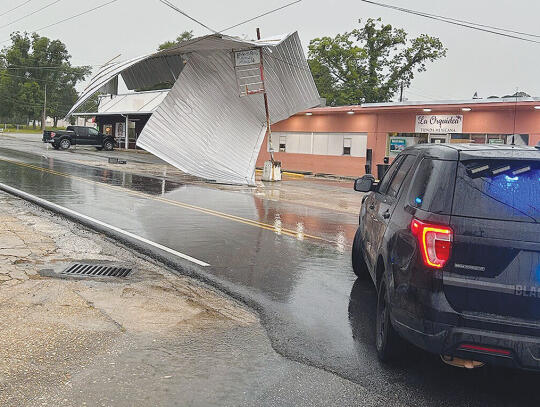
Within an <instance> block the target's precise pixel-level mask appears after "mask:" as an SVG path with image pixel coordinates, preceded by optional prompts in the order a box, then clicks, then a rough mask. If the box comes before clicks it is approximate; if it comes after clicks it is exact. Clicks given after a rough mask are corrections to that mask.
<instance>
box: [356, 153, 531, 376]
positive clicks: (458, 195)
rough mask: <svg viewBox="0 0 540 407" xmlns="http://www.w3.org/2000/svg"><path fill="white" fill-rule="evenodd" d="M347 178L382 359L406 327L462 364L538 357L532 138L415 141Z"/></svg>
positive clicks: (360, 267) (394, 349)
mask: <svg viewBox="0 0 540 407" xmlns="http://www.w3.org/2000/svg"><path fill="white" fill-rule="evenodd" d="M355 190H357V191H360V192H367V193H366V194H365V195H364V197H363V198H362V206H361V210H360V219H359V227H358V231H357V232H356V236H355V239H354V244H353V251H352V265H353V269H354V272H355V273H356V274H357V275H358V276H359V277H367V276H370V277H371V279H372V280H373V282H374V283H375V286H376V287H377V292H378V301H377V311H376V312H377V315H376V321H377V322H376V347H377V353H378V356H379V358H380V359H381V360H382V361H389V360H391V359H393V358H399V356H400V355H401V350H402V349H403V348H402V345H403V339H405V340H406V341H408V342H411V343H413V344H414V345H416V346H418V347H420V348H422V349H425V350H427V351H429V352H432V353H435V354H439V355H441V356H442V358H443V360H444V361H445V362H447V363H450V364H453V365H457V366H461V367H477V366H481V365H482V364H484V363H492V364H497V365H504V366H509V367H518V368H523V369H535V370H537V369H540V146H537V147H536V148H534V147H526V146H511V145H499V146H497V145H479V144H478V145H475V144H464V145H460V144H422V145H417V146H413V147H410V148H407V149H405V150H404V151H403V152H402V153H401V154H399V156H397V157H396V159H395V160H394V162H393V163H392V165H391V167H390V168H389V169H388V171H387V172H386V174H385V175H384V177H383V179H382V180H381V181H380V182H376V181H375V179H374V177H373V176H372V175H365V176H364V177H362V178H359V179H357V180H356V182H355Z"/></svg>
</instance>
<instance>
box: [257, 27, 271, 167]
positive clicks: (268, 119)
mask: <svg viewBox="0 0 540 407" xmlns="http://www.w3.org/2000/svg"><path fill="white" fill-rule="evenodd" d="M257 39H258V40H260V39H261V30H260V29H259V28H257ZM259 52H260V55H261V79H262V81H263V86H264V93H263V97H264V110H265V112H266V132H267V133H268V144H270V161H272V164H273V163H274V150H273V148H272V128H271V127H270V109H269V108H268V95H267V94H266V84H265V83H264V63H263V57H264V53H263V48H262V47H260V48H259Z"/></svg>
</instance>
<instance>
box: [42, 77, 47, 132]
mask: <svg viewBox="0 0 540 407" xmlns="http://www.w3.org/2000/svg"><path fill="white" fill-rule="evenodd" d="M46 121H47V83H45V98H44V100H43V118H42V119H41V130H43V131H45V124H46V123H45V122H46Z"/></svg>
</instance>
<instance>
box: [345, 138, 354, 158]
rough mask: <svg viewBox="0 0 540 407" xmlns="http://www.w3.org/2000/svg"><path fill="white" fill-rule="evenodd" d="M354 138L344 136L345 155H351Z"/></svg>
mask: <svg viewBox="0 0 540 407" xmlns="http://www.w3.org/2000/svg"><path fill="white" fill-rule="evenodd" d="M351 146H352V138H348V137H344V138H343V155H351Z"/></svg>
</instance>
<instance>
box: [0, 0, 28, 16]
mask: <svg viewBox="0 0 540 407" xmlns="http://www.w3.org/2000/svg"><path fill="white" fill-rule="evenodd" d="M31 1H32V0H26V1H25V2H24V3H23V4H19V5H18V6H17V7H13V8H12V9H9V10H8V11H4V12H3V13H2V14H0V17H2V16H5V15H6V14H8V13H11V12H12V11H15V10H17V9H18V8H21V7H22V6H25V5H27V4H28V3H30V2H31Z"/></svg>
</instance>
